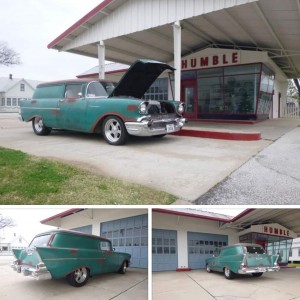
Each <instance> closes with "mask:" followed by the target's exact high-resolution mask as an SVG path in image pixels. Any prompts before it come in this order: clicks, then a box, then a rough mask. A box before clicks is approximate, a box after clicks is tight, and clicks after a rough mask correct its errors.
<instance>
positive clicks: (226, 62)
mask: <svg viewBox="0 0 300 300" xmlns="http://www.w3.org/2000/svg"><path fill="white" fill-rule="evenodd" d="M223 64H224V65H227V64H228V60H226V54H223Z"/></svg>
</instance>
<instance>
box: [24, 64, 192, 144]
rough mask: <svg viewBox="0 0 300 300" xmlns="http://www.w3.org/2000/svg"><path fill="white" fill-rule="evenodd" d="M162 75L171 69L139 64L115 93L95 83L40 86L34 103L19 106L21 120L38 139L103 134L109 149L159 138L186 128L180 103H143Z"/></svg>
mask: <svg viewBox="0 0 300 300" xmlns="http://www.w3.org/2000/svg"><path fill="white" fill-rule="evenodd" d="M166 70H169V71H173V70H174V68H173V67H171V66H169V65H168V64H165V63H162V62H157V61H152V60H138V61H136V62H135V63H134V64H133V65H132V66H131V67H130V68H129V70H128V71H127V72H126V73H125V75H124V76H123V78H122V79H121V80H120V82H119V83H118V85H117V86H116V87H115V86H114V83H112V82H106V81H99V80H95V79H81V80H79V79H74V80H66V81H57V82H50V83H42V84H40V85H38V86H37V88H36V90H35V92H34V94H33V98H32V100H21V101H20V114H19V119H20V120H21V121H26V122H30V121H31V122H32V127H33V131H34V132H35V133H36V134H37V135H48V134H50V132H51V130H52V129H66V130H73V131H80V132H88V133H102V134H103V136H104V138H105V140H106V141H107V142H108V143H109V144H111V145H122V144H124V143H125V142H126V140H127V137H128V135H135V136H156V137H162V136H164V135H166V134H168V133H172V132H176V131H179V130H180V129H181V128H182V127H183V125H184V124H185V122H186V119H185V118H183V117H182V113H183V112H184V105H183V103H181V102H178V101H171V100H165V101H163V100H160V101H158V100H143V99H142V97H143V95H144V94H145V93H146V91H147V90H148V89H149V88H150V86H151V84H152V83H153V82H154V81H155V80H156V79H157V77H158V76H159V75H160V74H161V73H162V72H164V71H166Z"/></svg>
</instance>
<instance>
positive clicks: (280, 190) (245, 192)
mask: <svg viewBox="0 0 300 300" xmlns="http://www.w3.org/2000/svg"><path fill="white" fill-rule="evenodd" d="M250 203H251V205H270V204H274V205H281V204H282V205H299V204H300V127H297V128H295V129H293V130H292V131H290V132H288V133H286V134H285V135H283V136H282V137H281V138H279V139H278V140H277V141H275V142H274V143H273V144H271V145H270V146H268V147H267V148H266V149H264V150H263V151H261V152H260V153H259V154H258V155H256V156H255V157H253V158H252V159H250V160H249V161H248V162H246V163H245V164H244V165H243V166H242V167H240V168H239V169H238V170H236V171H235V172H233V173H232V174H231V175H230V176H229V177H228V178H226V179H225V180H224V181H223V182H222V183H220V184H218V185H217V186H216V187H214V188H213V189H211V190H210V191H209V192H208V193H206V194H205V195H203V196H201V197H200V198H199V199H198V200H197V201H196V204H202V205H211V204H214V205H225V204H238V205H249V204H250Z"/></svg>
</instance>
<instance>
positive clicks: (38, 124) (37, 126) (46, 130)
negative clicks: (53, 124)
mask: <svg viewBox="0 0 300 300" xmlns="http://www.w3.org/2000/svg"><path fill="white" fill-rule="evenodd" d="M32 128H33V131H34V133H35V134H36V135H48V134H50V132H51V128H50V127H47V126H45V124H44V122H43V119H42V118H41V117H35V118H34V119H33V120H32Z"/></svg>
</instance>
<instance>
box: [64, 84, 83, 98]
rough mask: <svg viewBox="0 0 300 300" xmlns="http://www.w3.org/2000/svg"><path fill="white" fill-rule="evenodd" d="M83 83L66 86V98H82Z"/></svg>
mask: <svg viewBox="0 0 300 300" xmlns="http://www.w3.org/2000/svg"><path fill="white" fill-rule="evenodd" d="M79 93H81V84H68V85H67V86H66V91H65V98H80V94H79Z"/></svg>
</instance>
